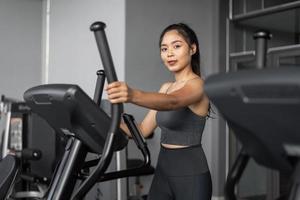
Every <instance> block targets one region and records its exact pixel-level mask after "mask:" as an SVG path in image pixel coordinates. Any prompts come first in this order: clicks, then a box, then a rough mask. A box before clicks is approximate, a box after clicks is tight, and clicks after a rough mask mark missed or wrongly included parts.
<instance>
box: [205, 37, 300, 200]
mask: <svg viewBox="0 0 300 200" xmlns="http://www.w3.org/2000/svg"><path fill="white" fill-rule="evenodd" d="M255 37H260V41H259V43H258V45H256V46H257V47H258V48H257V49H256V58H257V60H256V61H257V62H256V68H258V69H252V70H244V71H238V72H230V73H220V74H215V75H212V76H210V77H208V78H207V79H206V83H205V87H204V88H205V92H206V94H207V95H208V97H209V99H210V100H211V101H212V103H213V104H214V105H215V106H216V107H217V108H218V110H219V111H220V113H221V114H222V116H223V117H224V119H225V120H226V121H227V123H228V126H229V127H230V128H231V129H232V130H233V132H234V134H235V136H236V137H237V139H238V140H239V141H240V142H241V144H242V150H241V151H240V153H239V155H238V156H237V159H236V160H235V162H234V164H233V166H232V168H231V169H230V171H229V173H228V177H227V180H226V185H225V198H226V199H227V200H236V199H237V198H236V194H235V191H236V190H235V186H236V184H237V183H238V181H239V180H240V178H241V176H242V173H243V171H244V170H245V167H246V165H247V163H248V161H249V159H250V157H252V158H253V159H254V160H255V161H256V162H257V163H258V164H260V165H262V166H265V167H268V168H271V169H275V170H279V171H283V172H285V173H286V172H288V173H289V174H292V176H291V180H290V181H291V183H292V184H291V187H290V191H289V194H287V195H286V196H281V197H280V199H288V200H297V199H300V187H299V186H300V123H299V119H300V78H299V77H300V67H282V68H269V69H268V68H264V69H262V66H265V57H266V56H265V52H266V43H265V42H266V39H268V36H267V35H266V34H264V33H260V34H256V35H255Z"/></svg>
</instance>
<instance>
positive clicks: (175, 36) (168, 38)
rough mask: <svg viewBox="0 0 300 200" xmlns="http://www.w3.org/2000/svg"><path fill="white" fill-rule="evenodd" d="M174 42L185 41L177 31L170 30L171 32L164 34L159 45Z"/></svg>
mask: <svg viewBox="0 0 300 200" xmlns="http://www.w3.org/2000/svg"><path fill="white" fill-rule="evenodd" d="M174 41H182V42H185V39H184V38H183V36H182V35H181V34H180V33H179V32H178V31H177V30H171V31H168V32H166V33H165V34H164V36H163V38H162V41H161V45H163V44H170V43H172V42H174Z"/></svg>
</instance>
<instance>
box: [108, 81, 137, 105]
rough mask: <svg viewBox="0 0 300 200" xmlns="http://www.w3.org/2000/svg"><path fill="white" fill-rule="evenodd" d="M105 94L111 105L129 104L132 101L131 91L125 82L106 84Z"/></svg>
mask: <svg viewBox="0 0 300 200" xmlns="http://www.w3.org/2000/svg"><path fill="white" fill-rule="evenodd" d="M106 92H107V95H108V100H109V101H110V102H111V103H129V102H131V101H132V93H133V89H132V88H130V87H129V86H128V85H127V84H126V83H125V82H121V81H116V82H113V83H110V84H108V86H107V87H106Z"/></svg>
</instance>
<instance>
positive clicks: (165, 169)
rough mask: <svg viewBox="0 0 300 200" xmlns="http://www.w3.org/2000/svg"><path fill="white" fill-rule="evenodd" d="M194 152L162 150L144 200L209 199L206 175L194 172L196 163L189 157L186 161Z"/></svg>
mask: <svg viewBox="0 0 300 200" xmlns="http://www.w3.org/2000/svg"><path fill="white" fill-rule="evenodd" d="M199 148H201V147H199ZM197 151H199V149H198V148H186V149H184V150H181V149H180V150H168V149H165V148H163V147H162V149H161V151H160V155H159V158H158V163H157V167H156V170H155V174H154V178H153V181H152V185H151V188H150V192H149V195H148V200H210V199H211V195H212V182H211V176H210V172H209V171H205V172H200V173H199V170H196V169H197V168H196V167H197V164H198V163H197V162H196V163H195V158H193V157H191V156H190V157H191V159H190V162H187V156H189V155H191V154H192V155H193V154H194V153H195V152H197ZM175 157H176V160H175V159H174V158H175ZM170 158H172V160H173V161H172V160H170ZM183 160H184V162H181V161H183ZM189 165H190V166H189ZM195 166H196V167H195ZM198 169H199V168H198Z"/></svg>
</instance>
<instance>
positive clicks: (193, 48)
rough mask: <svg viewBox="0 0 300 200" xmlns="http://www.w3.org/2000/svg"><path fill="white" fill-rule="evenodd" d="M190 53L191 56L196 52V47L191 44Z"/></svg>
mask: <svg viewBox="0 0 300 200" xmlns="http://www.w3.org/2000/svg"><path fill="white" fill-rule="evenodd" d="M190 52H191V55H194V54H195V53H196V52H197V46H196V44H192V46H191V51H190Z"/></svg>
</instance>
